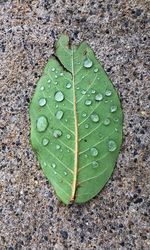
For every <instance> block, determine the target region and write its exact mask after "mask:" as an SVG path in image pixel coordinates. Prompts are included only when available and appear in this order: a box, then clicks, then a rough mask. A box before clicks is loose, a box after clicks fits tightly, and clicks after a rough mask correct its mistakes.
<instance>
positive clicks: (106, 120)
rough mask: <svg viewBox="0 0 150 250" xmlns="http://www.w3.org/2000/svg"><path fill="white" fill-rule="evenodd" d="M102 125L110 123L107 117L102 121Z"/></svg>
mask: <svg viewBox="0 0 150 250" xmlns="http://www.w3.org/2000/svg"><path fill="white" fill-rule="evenodd" d="M103 123H104V125H106V126H108V125H109V124H110V119H109V118H106V119H105V120H104V121H103Z"/></svg>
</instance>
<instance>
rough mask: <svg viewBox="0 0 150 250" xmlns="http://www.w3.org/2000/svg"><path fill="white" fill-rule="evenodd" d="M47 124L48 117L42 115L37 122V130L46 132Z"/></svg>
mask: <svg viewBox="0 0 150 250" xmlns="http://www.w3.org/2000/svg"><path fill="white" fill-rule="evenodd" d="M47 126H48V121H47V118H46V117H45V116H40V117H39V118H38V119H37V122H36V127H37V130H38V131H39V132H44V131H45V130H46V128H47Z"/></svg>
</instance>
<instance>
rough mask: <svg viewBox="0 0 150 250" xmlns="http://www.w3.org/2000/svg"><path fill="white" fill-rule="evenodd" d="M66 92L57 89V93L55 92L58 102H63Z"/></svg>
mask: <svg viewBox="0 0 150 250" xmlns="http://www.w3.org/2000/svg"><path fill="white" fill-rule="evenodd" d="M64 98H65V97H64V94H63V93H62V92H61V91H57V92H56V93H55V100H56V101H57V102H62V101H63V100H64Z"/></svg>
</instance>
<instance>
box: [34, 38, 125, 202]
mask: <svg viewBox="0 0 150 250" xmlns="http://www.w3.org/2000/svg"><path fill="white" fill-rule="evenodd" d="M30 119H31V143H32V146H33V149H34V150H35V152H36V154H37V156H38V160H39V162H40V164H41V166H42V169H43V171H44V173H45V175H46V177H47V178H48V180H49V181H50V183H51V184H52V185H53V187H54V189H55V191H56V194H57V196H58V197H59V198H60V199H61V200H62V201H63V202H64V203H65V204H68V203H70V202H75V203H82V202H86V201H88V200H90V199H91V198H93V197H94V196H95V195H96V194H97V193H98V192H99V191H100V190H101V189H102V188H103V187H104V185H105V184H106V182H107V181H108V179H109V178H110V176H111V174H112V172H113V169H114V166H115V163H116V160H117V157H118V154H119V151H120V147H121V143H122V119H123V115H122V110H121V105H120V101H119V97H118V95H117V92H116V90H115V89H114V87H113V85H112V83H111V81H110V80H109V78H108V76H107V74H106V73H105V71H104V69H103V68H102V66H101V64H100V63H99V62H98V60H97V59H96V57H95V55H94V53H93V50H92V49H91V48H90V47H89V46H88V45H87V43H85V42H82V43H81V44H80V45H79V46H78V47H77V46H74V45H71V46H69V38H68V36H66V35H62V36H61V37H60V39H59V40H58V42H57V43H56V52H55V55H54V56H52V57H51V58H50V59H49V61H48V63H47V65H46V67H45V69H44V73H43V75H42V76H41V78H40V80H39V81H38V84H37V88H36V91H35V94H34V96H33V98H32V102H31V105H30Z"/></svg>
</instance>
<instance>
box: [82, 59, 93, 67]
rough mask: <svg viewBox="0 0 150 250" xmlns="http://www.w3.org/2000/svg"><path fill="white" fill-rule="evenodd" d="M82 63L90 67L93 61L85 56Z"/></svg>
mask: <svg viewBox="0 0 150 250" xmlns="http://www.w3.org/2000/svg"><path fill="white" fill-rule="evenodd" d="M83 65H84V67H85V68H91V67H92V65H93V62H92V61H91V60H90V59H89V58H86V59H85V60H84V63H83Z"/></svg>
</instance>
